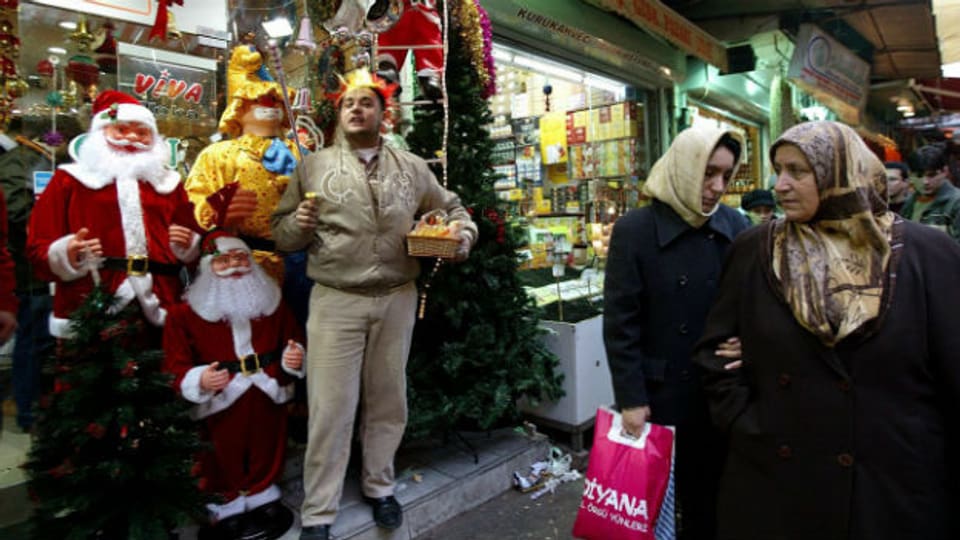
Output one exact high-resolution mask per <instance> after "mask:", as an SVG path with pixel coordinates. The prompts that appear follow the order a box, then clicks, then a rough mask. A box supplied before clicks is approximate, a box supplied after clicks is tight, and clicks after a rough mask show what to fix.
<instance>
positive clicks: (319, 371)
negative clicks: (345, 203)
mask: <svg viewBox="0 0 960 540" xmlns="http://www.w3.org/2000/svg"><path fill="white" fill-rule="evenodd" d="M367 293H368V294H354V293H352V292H344V291H341V290H337V289H331V288H329V287H324V286H322V285H319V284H317V285H314V286H313V289H312V291H311V293H310V316H309V318H308V320H307V365H306V375H307V402H308V406H309V408H310V417H309V420H308V431H309V435H308V437H309V438H308V440H307V452H306V456H305V457H304V464H303V489H304V500H303V507H302V509H301V519H302V521H303V525H304V526H312V525H323V524H330V523H333V521H334V519H335V517H336V513H337V508H338V507H339V504H340V496H341V494H342V493H343V481H344V475H345V474H346V469H347V462H348V461H349V458H350V441H351V435H352V432H353V424H354V416H355V413H356V411H357V404H358V403H359V404H360V415H361V416H360V428H359V429H360V441H361V444H362V448H363V471H362V472H361V477H360V487H361V489H362V491H363V493H364V495H367V496H369V497H384V496H387V495H392V494H393V489H394V471H393V458H394V454H395V453H396V451H397V447H398V446H399V445H400V439H401V438H402V437H403V430H404V427H405V426H406V422H407V384H406V365H407V356H408V355H409V353H410V342H411V339H412V335H413V325H414V323H415V318H416V308H417V289H416V285H415V284H414V283H413V282H410V283H407V284H406V285H401V286H399V287H396V288H394V289H391V290H386V291H367Z"/></svg>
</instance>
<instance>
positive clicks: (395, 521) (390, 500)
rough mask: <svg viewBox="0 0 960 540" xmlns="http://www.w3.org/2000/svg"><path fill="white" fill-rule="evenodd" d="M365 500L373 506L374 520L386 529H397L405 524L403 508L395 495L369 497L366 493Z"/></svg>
mask: <svg viewBox="0 0 960 540" xmlns="http://www.w3.org/2000/svg"><path fill="white" fill-rule="evenodd" d="M363 502H365V503H367V504H369V505H370V506H371V507H372V508H373V521H374V522H375V523H376V524H377V526H379V527H383V528H384V529H397V528H399V527H400V525H402V524H403V510H402V509H401V508H400V503H398V502H397V499H396V497H394V496H393V495H387V496H386V497H367V496H366V495H364V496H363Z"/></svg>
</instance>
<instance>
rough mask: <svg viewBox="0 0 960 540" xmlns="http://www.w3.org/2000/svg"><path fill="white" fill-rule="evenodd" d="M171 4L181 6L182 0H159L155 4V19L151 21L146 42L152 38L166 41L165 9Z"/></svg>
mask: <svg viewBox="0 0 960 540" xmlns="http://www.w3.org/2000/svg"><path fill="white" fill-rule="evenodd" d="M173 4H177V5H178V6H182V5H183V0H160V2H159V3H158V4H157V18H156V20H154V21H153V28H151V29H150V35H149V36H148V37H147V40H148V41H152V40H153V39H154V38H160V39H162V40H163V41H167V9H168V8H169V7H170V6H172V5H173Z"/></svg>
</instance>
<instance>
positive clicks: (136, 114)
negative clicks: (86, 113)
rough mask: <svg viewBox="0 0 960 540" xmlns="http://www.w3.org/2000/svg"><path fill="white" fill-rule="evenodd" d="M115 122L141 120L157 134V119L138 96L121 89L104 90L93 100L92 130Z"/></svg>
mask: <svg viewBox="0 0 960 540" xmlns="http://www.w3.org/2000/svg"><path fill="white" fill-rule="evenodd" d="M113 122H140V123H141V124H146V125H148V126H150V129H151V130H153V133H154V134H157V119H156V118H154V117H153V113H152V112H150V109H148V108H146V107H144V106H143V104H142V103H140V101H138V100H137V98H135V97H133V96H131V95H129V94H125V93H123V92H120V91H119V90H104V91H103V92H100V94H98V95H97V98H96V99H94V100H93V121H92V122H91V123H90V131H91V132H94V131H97V130H100V129H103V128H104V127H106V126H107V125H109V124H111V123H113Z"/></svg>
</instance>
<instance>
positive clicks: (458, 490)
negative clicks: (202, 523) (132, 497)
mask: <svg viewBox="0 0 960 540" xmlns="http://www.w3.org/2000/svg"><path fill="white" fill-rule="evenodd" d="M461 437H462V438H460V439H458V438H456V437H454V438H451V439H450V441H448V442H447V443H445V444H439V443H438V444H433V445H426V444H425V445H422V446H421V447H419V448H404V449H401V451H400V452H399V454H398V455H397V460H396V468H397V471H398V472H397V491H396V497H397V500H398V501H400V504H401V505H402V506H403V525H402V526H401V527H400V528H399V529H397V530H395V531H386V530H383V529H380V528H378V527H377V526H376V524H374V522H373V517H372V515H371V511H370V507H369V506H367V505H366V504H364V503H363V501H362V499H361V494H360V487H359V479H358V474H357V471H355V470H354V469H352V468H351V470H350V471H348V477H347V480H346V483H345V484H344V490H343V498H342V500H341V505H340V511H339V513H338V515H337V521H336V522H335V523H334V524H333V527H332V533H333V536H334V537H335V538H336V539H337V540H414V539H416V538H417V537H418V536H420V535H422V534H424V533H426V532H427V531H429V530H430V529H432V528H434V527H436V526H437V525H439V524H440V523H443V522H444V521H446V520H448V519H450V518H452V517H454V516H456V515H459V514H461V513H463V512H466V511H468V510H471V509H473V508H475V507H476V506H479V505H480V504H482V503H484V502H486V501H488V500H490V499H492V498H494V497H496V496H497V495H500V494H502V493H503V492H505V491H507V490H509V489H511V488H512V486H513V480H512V479H513V472H514V471H526V470H527V469H528V468H529V467H530V465H531V464H532V463H534V462H536V461H541V460H543V459H545V458H546V457H547V456H548V455H549V451H550V443H549V441H548V439H547V438H546V437H544V436H543V435H539V434H536V435H534V436H532V437H531V436H527V435H522V434H518V433H516V432H515V431H513V430H511V429H503V430H496V431H493V432H486V433H467V434H461ZM303 450H304V449H303V447H302V446H301V447H293V448H291V449H290V457H289V458H288V460H287V465H286V470H285V471H284V475H283V482H282V484H283V485H282V487H283V492H284V496H283V501H284V503H285V504H286V505H287V506H288V507H290V508H291V509H293V510H294V511H295V513H297V514H299V512H298V511H299V508H300V504H301V502H302V501H303V483H302V480H301V473H302V470H303ZM475 459H476V460H475ZM299 535H300V521H299V517H298V518H297V520H296V521H295V523H294V526H293V527H292V528H291V530H290V531H288V532H287V533H286V534H285V535H284V536H283V537H282V538H281V540H296V539H297V538H299ZM180 538H181V540H195V538H196V528H195V527H189V528H185V529H183V530H181V535H180Z"/></svg>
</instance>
